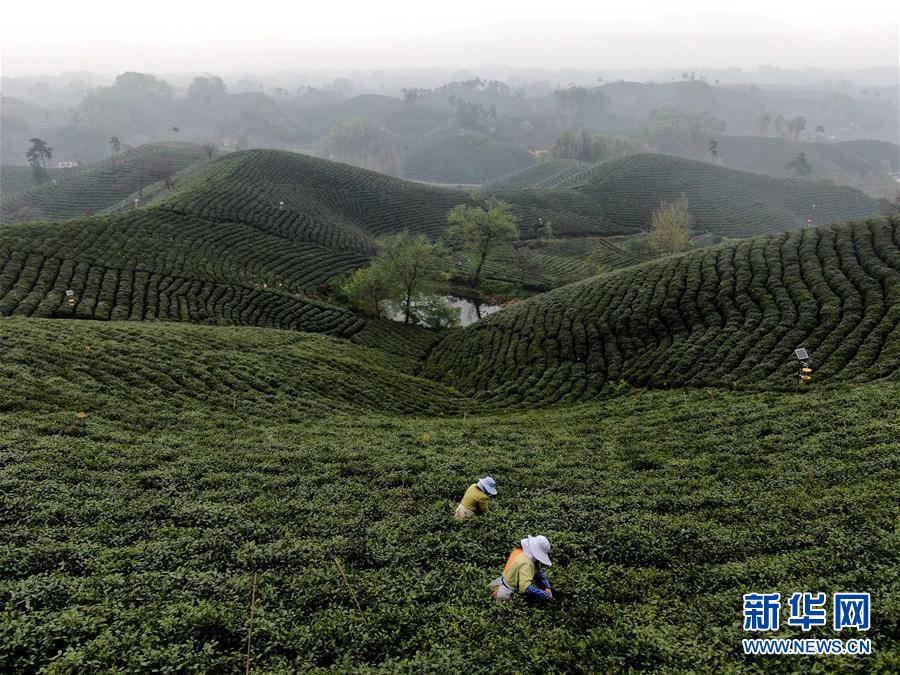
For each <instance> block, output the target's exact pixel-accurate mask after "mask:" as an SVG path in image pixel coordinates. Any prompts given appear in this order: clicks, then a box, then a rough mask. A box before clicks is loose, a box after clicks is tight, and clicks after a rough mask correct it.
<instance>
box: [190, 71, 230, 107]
mask: <svg viewBox="0 0 900 675" xmlns="http://www.w3.org/2000/svg"><path fill="white" fill-rule="evenodd" d="M227 93H228V89H227V88H226V87H225V82H224V81H223V80H222V78H221V77H219V76H217V75H205V76H198V77H195V78H194V81H193V82H191V85H190V86H189V87H188V91H187V95H188V98H189V99H192V100H195V101H199V102H200V103H203V104H204V105H210V104H212V103H215V102H216V101H218V100H219V99H221V98H223V97H224V96H225V95H226V94H227Z"/></svg>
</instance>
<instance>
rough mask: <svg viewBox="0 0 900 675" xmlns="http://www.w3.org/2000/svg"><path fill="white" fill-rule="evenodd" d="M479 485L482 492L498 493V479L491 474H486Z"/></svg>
mask: <svg viewBox="0 0 900 675" xmlns="http://www.w3.org/2000/svg"><path fill="white" fill-rule="evenodd" d="M478 487H479V488H480V489H481V491H482V492H487V493H488V494H489V495H495V494H497V481H495V480H494V479H493V478H491V477H490V476H485V477H484V478H482V479H481V480H480V481H478Z"/></svg>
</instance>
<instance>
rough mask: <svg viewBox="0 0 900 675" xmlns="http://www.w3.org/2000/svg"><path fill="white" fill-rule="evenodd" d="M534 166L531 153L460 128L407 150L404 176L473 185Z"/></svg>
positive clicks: (486, 135) (512, 144)
mask: <svg viewBox="0 0 900 675" xmlns="http://www.w3.org/2000/svg"><path fill="white" fill-rule="evenodd" d="M533 163H534V157H533V156H532V155H531V153H529V152H528V151H527V150H524V149H523V148H521V147H519V146H517V145H515V144H514V143H511V142H509V141H507V140H504V139H502V138H497V137H494V136H492V135H490V134H488V133H484V132H482V131H477V130H470V129H462V128H459V129H453V130H451V131H448V132H446V133H444V134H440V135H435V136H432V137H429V138H427V139H425V140H423V141H422V142H420V143H418V144H416V145H415V146H413V147H412V148H410V149H409V150H407V152H406V153H405V156H404V157H403V161H402V167H403V168H402V173H403V176H405V177H406V178H412V179H415V180H422V181H428V182H433V183H458V184H468V185H472V184H480V183H483V182H485V181H487V180H490V179H492V178H497V177H498V176H503V175H505V174H508V173H512V172H513V171H517V170H519V169H522V168H525V167H527V166H530V165H531V164H533Z"/></svg>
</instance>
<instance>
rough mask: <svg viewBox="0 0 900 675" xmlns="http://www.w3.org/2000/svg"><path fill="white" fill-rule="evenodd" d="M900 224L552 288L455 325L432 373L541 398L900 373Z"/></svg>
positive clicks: (873, 224)
mask: <svg viewBox="0 0 900 675" xmlns="http://www.w3.org/2000/svg"><path fill="white" fill-rule="evenodd" d="M898 227H900V220H898V219H896V218H890V219H888V218H884V219H877V220H870V221H866V222H858V223H853V224H849V225H836V226H833V227H829V228H820V229H805V230H795V231H792V232H785V233H780V234H775V235H769V236H765V237H756V238H753V239H748V240H743V241H740V242H735V243H729V244H726V245H722V246H718V247H713V248H708V249H703V250H701V251H697V252H695V253H692V254H688V255H682V256H679V257H674V258H669V259H666V260H662V261H657V262H652V263H647V264H644V265H640V266H637V267H631V268H627V269H623V270H620V271H618V272H614V273H612V274H608V275H604V276H601V277H597V278H594V279H588V280H586V281H582V282H579V283H576V284H572V285H570V286H565V287H563V288H560V289H557V290H555V291H551V292H549V293H545V294H543V295H540V296H538V297H536V298H533V299H531V300H527V301H524V302H521V303H518V304H517V305H515V306H513V307H511V308H509V309H507V310H505V311H503V312H500V313H498V314H495V315H493V316H491V317H488V318H487V319H485V320H483V321H480V322H478V323H477V324H475V325H473V326H469V327H468V328H466V329H464V330H459V331H456V332H455V333H454V334H452V335H450V336H448V337H447V338H446V339H444V340H443V341H442V342H441V343H440V344H439V345H438V346H437V347H436V348H435V349H434V350H433V351H432V352H431V354H430V355H429V358H428V363H427V366H426V368H425V370H424V373H425V374H426V375H427V376H428V377H430V378H432V379H435V380H438V381H440V382H444V383H445V384H448V385H451V386H454V387H455V388H457V389H459V390H461V391H462V392H464V393H466V394H470V395H473V396H477V397H479V398H482V399H487V400H497V399H499V400H510V399H512V400H518V401H523V402H527V403H530V404H538V403H548V402H554V401H572V400H579V399H584V398H591V397H595V396H597V395H599V394H601V393H602V392H604V391H607V390H608V389H609V387H610V383H614V382H618V381H620V380H623V381H625V382H627V383H629V384H632V385H639V386H650V387H671V386H685V385H687V386H707V385H718V386H729V387H740V388H744V387H747V388H754V387H760V386H767V387H775V388H791V387H794V386H796V382H797V379H796V371H797V364H796V361H795V360H794V358H793V354H792V352H793V350H794V348H795V347H797V346H798V345H805V346H806V347H807V348H808V349H810V350H811V351H812V353H813V355H814V359H813V360H814V363H815V378H816V380H817V381H823V382H838V381H848V382H857V381H867V380H876V379H883V378H887V377H894V376H896V374H897V370H898V368H900V302H898V300H900V232H898Z"/></svg>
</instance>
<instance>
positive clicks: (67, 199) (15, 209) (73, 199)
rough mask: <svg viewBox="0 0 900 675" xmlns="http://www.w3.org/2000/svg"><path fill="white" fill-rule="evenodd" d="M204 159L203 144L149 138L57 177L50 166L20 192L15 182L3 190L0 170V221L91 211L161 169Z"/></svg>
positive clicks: (170, 170) (133, 190) (159, 175)
mask: <svg viewBox="0 0 900 675" xmlns="http://www.w3.org/2000/svg"><path fill="white" fill-rule="evenodd" d="M205 159H206V154H205V152H204V150H203V148H202V146H200V145H197V144H195V143H175V142H170V143H150V144H148V145H142V146H139V147H137V148H132V149H130V150H126V151H124V152H123V153H121V154H120V155H117V156H115V157H111V158H110V159H107V160H104V161H102V162H98V163H96V164H91V165H89V166H86V167H84V168H81V169H78V170H75V171H70V172H67V173H65V175H62V176H60V175H59V174H58V172H57V171H52V172H50V177H51V178H52V179H53V180H52V181H51V182H47V183H43V184H42V185H38V186H34V187H31V188H29V189H27V190H25V191H20V192H17V191H15V187H16V183H13V190H12V191H10V192H7V189H6V186H5V179H6V173H4V174H3V179H4V186H3V188H2V202H0V222H3V223H14V222H20V221H23V220H65V219H68V218H79V217H83V216H86V215H93V214H95V213H97V212H99V211H102V210H104V209H107V208H109V207H112V206H114V205H115V204H117V203H118V202H120V201H122V200H123V199H126V198H128V197H130V196H131V195H134V194H137V193H138V192H139V190H140V188H144V187H147V186H150V185H152V184H154V183H156V182H158V181H161V180H163V174H167V175H174V174H176V173H177V172H178V171H181V170H182V169H185V168H187V167H188V166H191V165H192V164H196V163H198V162H201V161H203V160H205ZM4 171H5V169H4Z"/></svg>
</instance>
